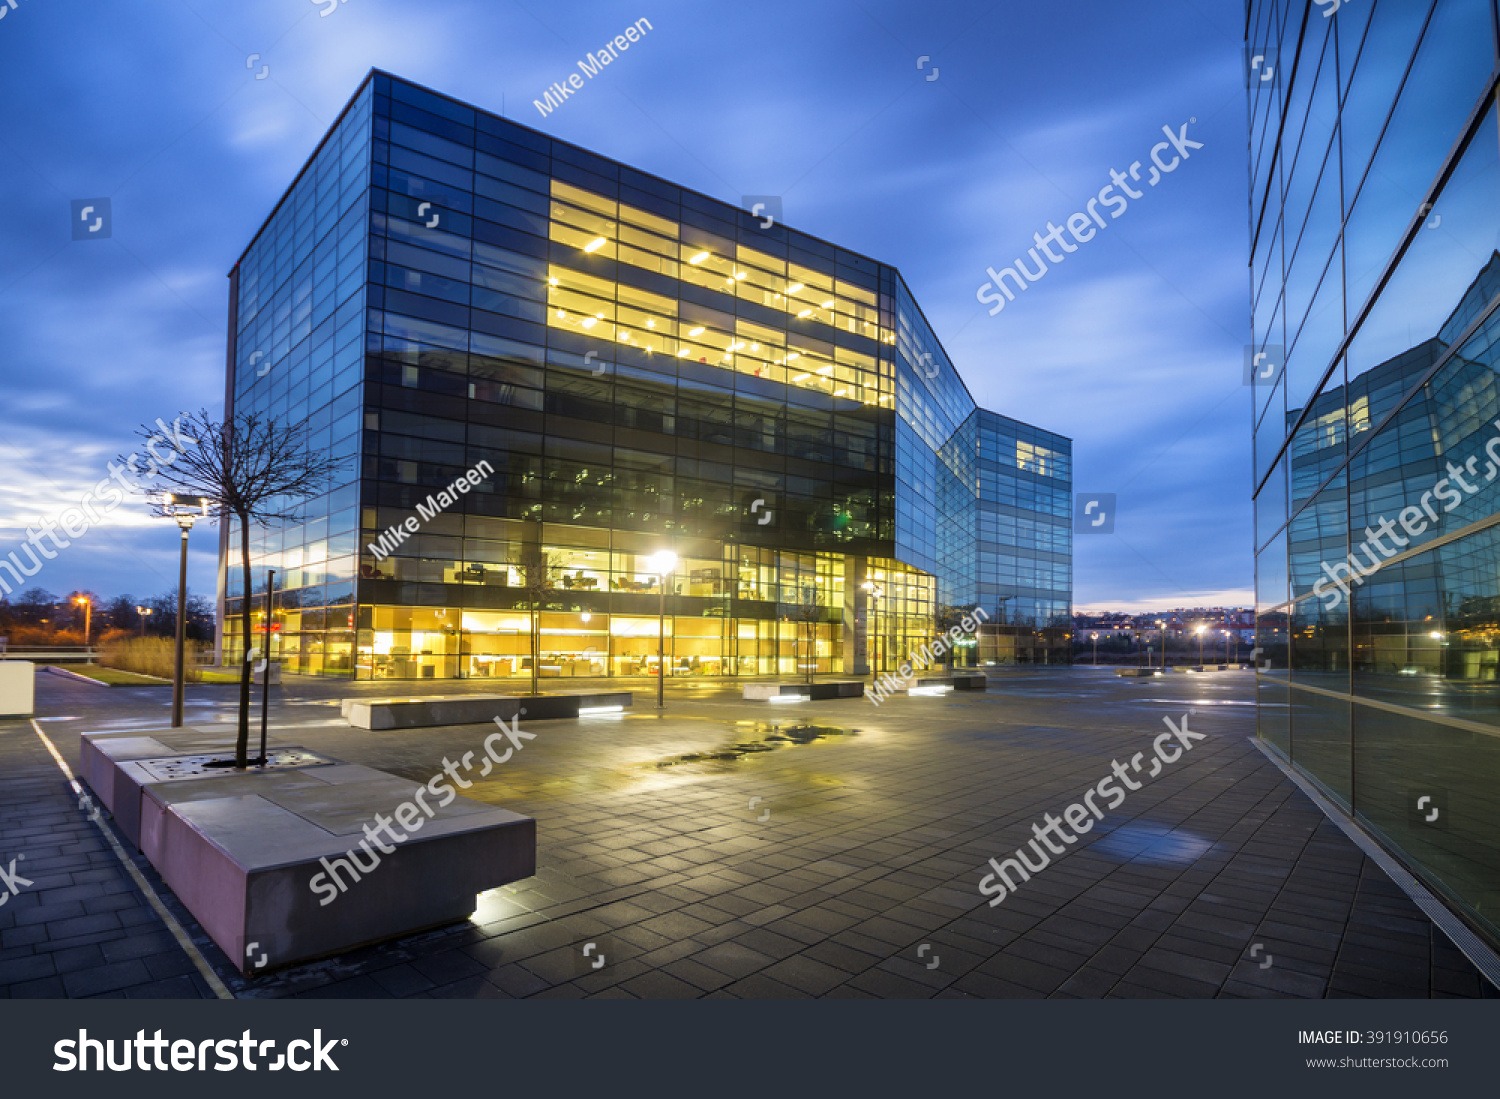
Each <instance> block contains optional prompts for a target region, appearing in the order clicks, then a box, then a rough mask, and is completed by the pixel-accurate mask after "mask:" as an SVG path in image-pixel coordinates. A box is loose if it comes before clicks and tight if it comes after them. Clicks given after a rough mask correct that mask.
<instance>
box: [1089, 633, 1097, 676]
mask: <svg viewBox="0 0 1500 1099" xmlns="http://www.w3.org/2000/svg"><path fill="white" fill-rule="evenodd" d="M1089 636H1090V637H1092V638H1093V639H1094V667H1096V668H1097V667H1098V666H1099V635H1098V634H1096V633H1094V634H1090V635H1089Z"/></svg>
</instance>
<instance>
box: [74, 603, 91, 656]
mask: <svg viewBox="0 0 1500 1099" xmlns="http://www.w3.org/2000/svg"><path fill="white" fill-rule="evenodd" d="M73 602H75V603H77V604H78V605H79V606H80V607H82V608H83V659H84V663H85V664H92V663H93V662H94V658H93V655H92V654H91V653H90V652H89V635H90V634H91V633H92V632H93V625H94V601H93V600H92V599H90V598H89V597H88V596H86V595H80V596H79V597H78V598H77V599H75V600H73Z"/></svg>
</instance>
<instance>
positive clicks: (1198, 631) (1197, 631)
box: [1193, 626, 1204, 671]
mask: <svg viewBox="0 0 1500 1099" xmlns="http://www.w3.org/2000/svg"><path fill="white" fill-rule="evenodd" d="M1203 629H1204V627H1202V626H1199V627H1198V628H1197V629H1195V630H1193V632H1194V633H1195V634H1197V635H1198V668H1199V670H1200V671H1201V670H1202V668H1203Z"/></svg>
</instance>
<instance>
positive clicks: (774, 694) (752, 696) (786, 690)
mask: <svg viewBox="0 0 1500 1099" xmlns="http://www.w3.org/2000/svg"><path fill="white" fill-rule="evenodd" d="M806 695H807V684H805V683H746V684H745V685H744V686H743V687H741V688H740V697H741V698H743V699H746V700H748V701H756V702H764V701H766V700H767V699H772V698H782V697H787V698H795V697H799V696H800V697H806Z"/></svg>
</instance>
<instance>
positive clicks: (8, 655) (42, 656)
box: [0, 645, 104, 664]
mask: <svg viewBox="0 0 1500 1099" xmlns="http://www.w3.org/2000/svg"><path fill="white" fill-rule="evenodd" d="M103 651H104V650H103V649H101V648H99V647H98V646H95V645H89V646H84V645H58V646H55V647H52V648H36V647H31V648H20V649H13V648H9V647H5V648H0V660H36V661H41V662H44V663H48V664H65V663H70V664H92V663H94V661H95V660H96V659H98V657H99V655H100V653H102V652H103Z"/></svg>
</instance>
